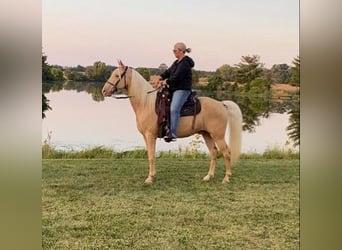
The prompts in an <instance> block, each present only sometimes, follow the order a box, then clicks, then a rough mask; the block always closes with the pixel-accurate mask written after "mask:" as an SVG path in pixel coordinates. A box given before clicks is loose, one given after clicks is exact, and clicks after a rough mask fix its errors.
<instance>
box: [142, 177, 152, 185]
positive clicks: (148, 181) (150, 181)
mask: <svg viewBox="0 0 342 250" xmlns="http://www.w3.org/2000/svg"><path fill="white" fill-rule="evenodd" d="M144 183H145V184H146V185H151V184H152V183H153V178H152V177H147V179H146V180H145V182H144Z"/></svg>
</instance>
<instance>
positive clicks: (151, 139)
mask: <svg viewBox="0 0 342 250" xmlns="http://www.w3.org/2000/svg"><path fill="white" fill-rule="evenodd" d="M144 139H145V143H146V148H147V156H148V164H149V167H150V170H149V172H148V176H147V178H146V180H145V184H151V183H152V182H153V178H154V176H155V175H156V167H155V152H156V137H155V136H153V135H152V134H146V135H144Z"/></svg>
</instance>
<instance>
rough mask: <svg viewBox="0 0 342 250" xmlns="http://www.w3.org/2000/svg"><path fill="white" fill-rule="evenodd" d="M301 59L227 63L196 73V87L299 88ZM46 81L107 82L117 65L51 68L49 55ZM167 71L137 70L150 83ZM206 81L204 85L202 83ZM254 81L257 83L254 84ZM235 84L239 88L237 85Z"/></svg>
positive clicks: (161, 68)
mask: <svg viewBox="0 0 342 250" xmlns="http://www.w3.org/2000/svg"><path fill="white" fill-rule="evenodd" d="M299 67H300V59H299V56H297V57H296V58H294V60H293V62H292V65H287V64H285V63H284V64H274V65H273V66H272V67H271V68H270V69H268V68H265V67H264V64H263V63H262V62H260V57H259V56H258V55H252V56H249V55H248V56H242V58H241V62H239V63H238V64H235V65H233V66H231V65H228V64H224V65H222V66H221V67H219V68H218V69H217V70H216V71H202V70H195V69H194V70H193V84H194V86H196V87H202V88H203V87H204V88H208V89H210V90H224V89H227V88H237V86H238V85H245V88H246V90H247V91H248V90H249V89H250V88H252V87H255V86H254V85H260V84H261V83H263V84H264V85H265V87H266V88H270V85H271V84H272V83H285V84H291V85H295V86H299V84H300V80H299ZM42 68H43V70H42V80H43V81H44V82H49V81H64V80H70V81H95V82H103V81H106V80H107V79H108V78H109V77H110V75H111V73H112V71H113V70H115V69H116V66H112V65H106V63H104V62H101V61H97V62H94V64H93V65H91V66H81V65H77V66H76V67H65V66H60V65H49V64H48V63H47V56H46V55H44V54H43V56H42ZM166 69H167V65H166V64H165V63H161V64H160V65H159V67H158V68H146V67H138V68H136V70H137V71H138V72H139V73H140V74H141V75H142V76H143V77H144V78H145V79H146V80H147V81H149V80H150V77H151V76H152V75H159V74H161V73H162V72H164V71H165V70H166ZM203 79H205V83H204V84H203V83H202V84H201V82H200V80H203ZM254 80H257V82H255V83H253V81H254ZM234 85H235V86H234Z"/></svg>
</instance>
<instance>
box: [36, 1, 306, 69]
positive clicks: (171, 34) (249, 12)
mask: <svg viewBox="0 0 342 250" xmlns="http://www.w3.org/2000/svg"><path fill="white" fill-rule="evenodd" d="M176 42H184V43H185V44H186V45H187V47H189V48H191V49H192V52H191V53H190V54H189V56H190V57H192V58H193V59H194V61H195V67H194V68H195V69H196V70H208V71H215V70H216V69H217V68H219V67H220V66H222V65H224V64H229V65H231V66H233V65H234V64H238V63H239V62H241V57H242V56H247V55H259V56H260V62H262V63H264V65H265V67H267V68H271V67H272V65H274V64H281V63H286V64H289V65H292V61H293V59H294V58H295V57H296V56H298V55H299V0H234V1H233V0H210V1H199V0H173V1H170V0H168V1H165V0H144V1H142V0H98V1H94V0H82V1H80V0H73V1H70V0H68V1H67V0H58V1H56V0H44V1H42V50H43V52H44V54H45V55H46V56H47V62H48V63H49V64H50V65H55V64H57V65H61V66H77V65H82V66H88V65H93V63H94V62H96V61H101V62H105V63H106V64H108V65H117V59H121V60H122V61H123V62H124V63H125V64H126V65H128V66H131V67H148V68H158V67H159V65H160V64H161V63H165V64H166V65H171V63H172V62H173V61H174V60H175V58H174V56H173V53H172V49H173V45H174V44H175V43H176Z"/></svg>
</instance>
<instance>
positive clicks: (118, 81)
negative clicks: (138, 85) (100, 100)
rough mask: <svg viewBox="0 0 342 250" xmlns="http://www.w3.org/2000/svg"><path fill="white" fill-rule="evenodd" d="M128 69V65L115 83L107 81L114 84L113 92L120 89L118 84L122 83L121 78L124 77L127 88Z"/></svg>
mask: <svg viewBox="0 0 342 250" xmlns="http://www.w3.org/2000/svg"><path fill="white" fill-rule="evenodd" d="M127 69H128V66H126V67H125V70H124V71H123V72H122V73H121V75H120V77H119V79H118V80H116V82H115V83H112V82H110V81H108V80H107V81H106V83H108V84H110V85H112V86H113V87H114V91H113V93H115V92H116V91H117V90H118V88H117V86H118V84H119V83H120V81H121V79H122V78H123V77H124V80H125V89H127V83H126V72H127Z"/></svg>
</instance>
